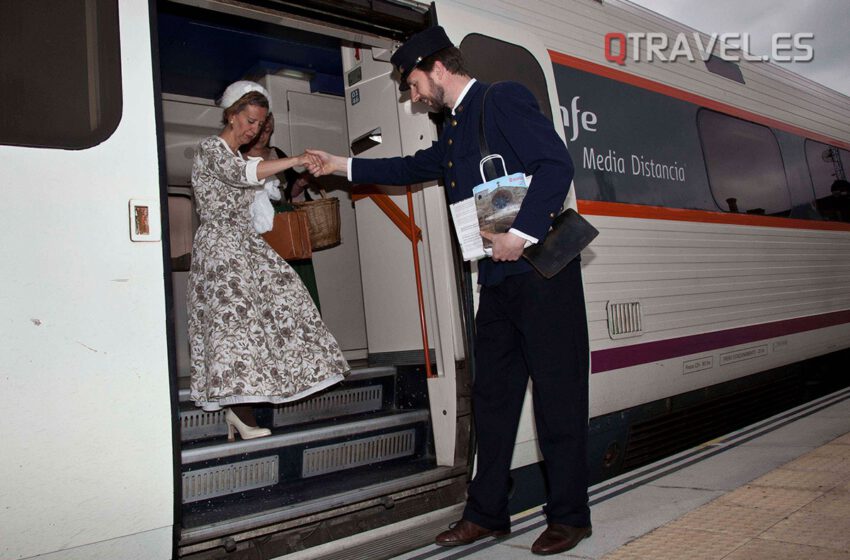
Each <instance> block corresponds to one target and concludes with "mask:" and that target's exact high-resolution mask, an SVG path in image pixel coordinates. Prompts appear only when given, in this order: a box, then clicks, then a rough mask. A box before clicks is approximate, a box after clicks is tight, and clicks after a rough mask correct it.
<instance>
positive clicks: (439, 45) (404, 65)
mask: <svg viewBox="0 0 850 560" xmlns="http://www.w3.org/2000/svg"><path fill="white" fill-rule="evenodd" d="M452 46H454V45H453V44H452V42H451V40H449V36H448V35H446V30H445V29H443V28H442V27H440V26H439V25H437V26H434V27H429V28H428V29H426V30H425V31H420V32H419V33H417V34H416V35H414V36H413V37H411V38H410V39H408V40H407V42H405V43H404V44H403V45H402V46H401V47H399V49H398V50H397V51H396V52H395V53H393V56H392V58H390V62H392V63H393V65H394V66H395V67H396V68H398V72H399V74H401V84H400V85H399V86H398V89H399V90H400V91H407V90H408V89H410V86H408V85H407V77H408V76H409V75H410V73H411V72H413V70H414V69H415V68H416V67H417V66H418V65H419V63H420V62H422V60H424V59H425V58H427V57H429V56H431V55H432V54H434V53H435V52H437V51H441V50H443V49H445V48H447V47H452Z"/></svg>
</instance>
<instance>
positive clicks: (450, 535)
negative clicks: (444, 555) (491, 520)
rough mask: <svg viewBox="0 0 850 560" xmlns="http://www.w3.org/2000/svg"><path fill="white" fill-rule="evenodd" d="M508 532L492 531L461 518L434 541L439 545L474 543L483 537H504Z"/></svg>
mask: <svg viewBox="0 0 850 560" xmlns="http://www.w3.org/2000/svg"><path fill="white" fill-rule="evenodd" d="M510 533H511V532H510V531H493V530H492V529H487V528H486V527H482V526H481V525H476V524H475V523H473V522H472V521H467V520H466V519H461V520H460V521H458V522H456V523H452V524H451V525H449V530H448V531H443V532H442V533H440V534H439V535H437V538H436V539H434V542H435V543H436V544H438V545H440V546H460V545H463V544H471V543H474V542H475V541H477V540H480V539H483V538H484V537H504V536H506V535H509V534H510Z"/></svg>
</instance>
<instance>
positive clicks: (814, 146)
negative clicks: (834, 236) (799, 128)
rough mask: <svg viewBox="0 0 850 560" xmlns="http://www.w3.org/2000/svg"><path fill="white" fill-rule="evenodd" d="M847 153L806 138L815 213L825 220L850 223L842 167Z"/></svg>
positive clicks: (849, 200)
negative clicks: (815, 207)
mask: <svg viewBox="0 0 850 560" xmlns="http://www.w3.org/2000/svg"><path fill="white" fill-rule="evenodd" d="M848 161H850V159H848V152H847V151H846V150H841V149H839V148H836V147H835V146H830V145H828V144H824V143H823V142H817V141H815V140H809V139H806V163H808V166H809V174H810V175H811V177H812V188H813V189H814V194H815V204H816V205H817V209H818V212H820V214H821V215H822V216H823V217H824V218H826V219H828V220H838V221H843V222H847V221H850V183H848V182H847V175H846V171H847V169H846V167H845V164H846V163H847V162H848Z"/></svg>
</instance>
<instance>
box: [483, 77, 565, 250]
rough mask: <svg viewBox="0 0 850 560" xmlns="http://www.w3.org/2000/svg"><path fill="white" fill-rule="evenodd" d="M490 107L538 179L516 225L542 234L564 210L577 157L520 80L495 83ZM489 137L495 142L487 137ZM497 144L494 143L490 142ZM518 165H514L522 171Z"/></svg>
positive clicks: (507, 140) (506, 137)
mask: <svg viewBox="0 0 850 560" xmlns="http://www.w3.org/2000/svg"><path fill="white" fill-rule="evenodd" d="M486 103H487V107H486V109H485V111H486V116H487V122H486V123H485V125H487V124H488V123H492V124H490V125H489V126H488V128H487V130H492V126H495V127H496V128H497V129H498V131H499V132H500V133H501V136H502V137H503V139H504V141H505V143H506V144H507V147H508V148H509V150H510V151H511V152H512V154H513V155H514V156H515V158H516V160H518V161H519V162H520V164H521V165H522V171H524V172H525V173H526V175H532V176H533V179H532V181H531V185H530V186H529V188H528V193H527V194H526V196H525V199H524V200H523V202H522V206H521V207H520V210H519V214H517V217H516V219H515V220H514V223H513V226H512V227H514V228H516V229H518V230H519V231H521V232H523V233H525V234H528V235H531V236H533V237H536V238H538V239H543V238H544V237H545V236H546V232H548V231H549V227H550V226H551V224H552V220H553V219H554V217H555V216H557V215H558V214H559V213H560V211H561V206H562V205H563V203H564V199H565V198H566V197H567V192H568V191H569V189H570V184H571V183H572V180H573V173H574V168H573V161H572V158H570V154H569V152H568V151H567V147H566V146H565V145H564V142H563V140H561V138H560V137H559V136H558V134H557V133H556V132H555V128H554V126H553V125H552V122H551V121H550V120H549V119H547V118H546V117H545V116H544V115H543V114H542V113H541V112H540V109H539V106H538V105H537V100H536V99H535V98H534V95H532V93H531V92H530V91H529V90H528V89H527V88H525V86H522V85H521V84H518V83H515V82H502V83H499V84H496V85H493V86H491V88H490V92H489V94H488V96H487V101H486ZM488 142H491V141H490V140H489V138H488ZM491 149H492V147H491ZM517 171H520V170H519V169H509V170H508V172H517Z"/></svg>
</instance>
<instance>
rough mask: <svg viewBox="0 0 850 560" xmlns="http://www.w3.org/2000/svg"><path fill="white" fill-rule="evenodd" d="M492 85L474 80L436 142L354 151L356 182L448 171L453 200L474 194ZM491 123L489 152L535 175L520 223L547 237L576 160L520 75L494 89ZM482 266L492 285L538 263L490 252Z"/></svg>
mask: <svg viewBox="0 0 850 560" xmlns="http://www.w3.org/2000/svg"><path fill="white" fill-rule="evenodd" d="M487 87H488V85H487V84H484V83H481V82H475V83H474V84H473V85H472V87H471V88H470V89H469V91H468V92H467V93H466V95H465V96H464V98H463V99H462V100H461V104H460V105H459V106H458V107H457V108H456V109H455V115H454V116H452V115H448V117H447V119H446V121H445V124H444V127H443V132H442V134H441V135H440V138H439V140H438V141H436V142H434V143H433V144H432V145H431V147H430V148H426V149H423V150H419V151H418V152H416V153H415V154H413V155H412V156H407V157H403V158H402V157H397V158H385V159H364V158H355V159H354V160H353V162H352V168H351V175H352V181H353V182H355V183H376V184H383V185H408V184H414V183H423V182H426V181H433V180H435V179H439V178H440V177H442V178H443V181H444V185H445V187H446V190H447V191H448V195H449V200H450V202H457V201H459V200H463V199H464V198H469V197H471V196H472V189H473V187H475V186H477V185H479V184H480V183H481V182H482V180H481V173H480V171H479V162H480V160H481V155H480V149H479V142H478V128H479V119H480V118H481V106H482V100H483V99H484V92H485V91H486V90H487ZM484 127H485V131H486V135H487V144H488V146H489V148H490V153H494V154H500V155H501V156H502V157H503V158H504V159H505V166H506V167H507V172H508V173H509V174H511V173H516V172H519V171H522V172H524V173H525V174H526V175H533V176H534V178H533V180H532V182H531V186H530V187H529V190H528V193H527V194H526V197H525V200H524V201H523V203H522V207H521V208H520V212H519V214H518V215H517V217H516V220H515V221H514V223H513V227H514V228H516V229H518V230H519V231H521V232H523V233H525V234H527V235H530V236H532V237H536V238H537V239H539V240H541V241H542V240H543V238H544V237H545V236H546V232H547V231H549V227H550V225H551V223H552V220H553V219H554V218H555V216H557V215H558V214H559V213H560V211H561V205H562V204H563V202H564V199H565V198H566V195H567V191H568V190H569V188H570V183H571V181H572V178H573V163H572V159H570V154H569V152H567V148H566V146H564V142H563V141H562V140H561V138H560V137H559V136H558V135H557V134H556V133H555V129H554V127H553V126H552V122H551V121H549V120H548V119H547V118H546V117H545V116H544V115H543V114H542V113H541V112H540V108H539V106H538V105H537V101H536V99H535V98H534V96H533V95H532V93H531V92H530V91H528V89H527V88H526V87H525V86H523V85H521V84H518V83H516V82H499V83H497V84H495V85H493V86H492V87H491V88H490V92H489V93H488V94H487V112H486V115H485V122H484ZM496 163H497V170H498V171H499V173H501V168H500V165H499V163H498V161H497V162H496ZM478 270H479V276H478V281H479V283H481V284H483V285H485V286H493V285H496V284H498V283H500V282H501V281H502V280H503V279H504V278H505V277H506V276H509V275H512V274H520V273H523V272H528V271H530V270H532V268H531V265H529V264H528V263H527V262H526V261H525V260H524V259H520V260H518V261H516V262H498V263H497V262H493V261H492V260H491V259H484V260H482V261H480V262H479V268H478Z"/></svg>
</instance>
